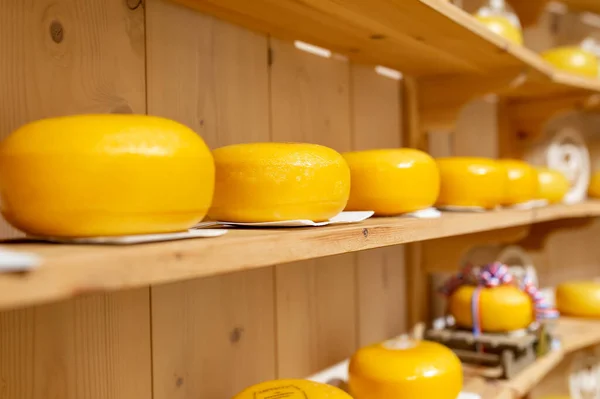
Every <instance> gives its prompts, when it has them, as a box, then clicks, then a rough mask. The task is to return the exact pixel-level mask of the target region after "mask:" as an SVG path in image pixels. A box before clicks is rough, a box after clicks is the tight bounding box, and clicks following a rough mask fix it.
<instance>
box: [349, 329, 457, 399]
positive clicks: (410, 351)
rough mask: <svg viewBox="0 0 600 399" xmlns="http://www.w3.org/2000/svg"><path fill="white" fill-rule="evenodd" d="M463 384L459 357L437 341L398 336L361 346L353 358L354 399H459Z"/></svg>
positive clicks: (350, 370) (350, 372)
mask: <svg viewBox="0 0 600 399" xmlns="http://www.w3.org/2000/svg"><path fill="white" fill-rule="evenodd" d="M462 383H463V374H462V367H461V363H460V360H459V359H458V357H457V356H456V355H455V354H454V353H453V352H452V351H451V350H450V349H448V348H446V347H445V346H443V345H440V344H437V343H434V342H428V341H415V340H411V339H409V338H404V337H403V338H397V339H394V340H390V341H386V342H383V343H379V344H375V345H371V346H367V347H364V348H362V349H359V350H358V351H357V352H356V353H355V354H354V355H353V356H352V358H351V359H350V366H349V380H348V385H349V387H350V395H352V397H353V398H354V399H414V398H435V399H456V398H457V397H458V395H459V393H460V391H461V389H462Z"/></svg>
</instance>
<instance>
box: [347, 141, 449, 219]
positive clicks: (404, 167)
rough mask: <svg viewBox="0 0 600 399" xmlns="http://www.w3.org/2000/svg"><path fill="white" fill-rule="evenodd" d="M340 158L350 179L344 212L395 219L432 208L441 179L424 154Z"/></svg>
mask: <svg viewBox="0 0 600 399" xmlns="http://www.w3.org/2000/svg"><path fill="white" fill-rule="evenodd" d="M343 155H344V158H345V159H346V161H347V162H348V166H349V167H350V172H351V176H352V183H351V185H350V199H349V201H348V205H347V206H346V210H348V211H375V214H376V215H397V214H401V213H406V212H413V211H417V210H420V209H425V208H429V207H431V206H433V204H435V201H436V199H437V196H438V193H439V189H440V176H439V172H438V169H437V165H436V163H435V161H434V160H433V158H431V157H430V156H429V155H427V154H426V153H424V152H422V151H418V150H412V149H403V148H399V149H386V150H370V151H357V152H348V153H345V154H343Z"/></svg>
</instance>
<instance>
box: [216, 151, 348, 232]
mask: <svg viewBox="0 0 600 399" xmlns="http://www.w3.org/2000/svg"><path fill="white" fill-rule="evenodd" d="M213 154H214V157H215V166H216V184H215V196H214V199H213V206H212V208H211V209H210V211H209V216H210V218H211V219H214V220H221V221H227V222H238V223H254V222H274V221H283V220H296V219H308V220H313V221H323V220H327V219H329V218H331V217H333V216H335V215H337V214H338V213H340V212H341V211H342V210H343V209H344V207H345V206H346V203H347V202H348V196H349V194H350V169H349V168H348V164H347V163H346V161H345V160H344V158H343V157H342V156H341V155H340V154H339V153H337V152H336V151H334V150H332V149H331V148H327V147H323V146H320V145H316V144H297V143H252V144H238V145H231V146H227V147H222V148H219V149H217V150H215V151H214V152H213Z"/></svg>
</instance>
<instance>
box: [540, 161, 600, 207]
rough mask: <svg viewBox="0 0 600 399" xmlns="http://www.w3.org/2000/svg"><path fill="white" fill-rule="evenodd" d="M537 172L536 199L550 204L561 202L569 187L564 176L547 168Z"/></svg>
mask: <svg viewBox="0 0 600 399" xmlns="http://www.w3.org/2000/svg"><path fill="white" fill-rule="evenodd" d="M537 172H538V198H539V199H543V200H546V201H548V203H550V204H557V203H560V202H562V200H563V198H564V197H565V195H567V193H568V192H569V189H570V187H571V185H570V184H569V180H568V179H567V178H566V176H565V175H564V174H562V173H561V172H560V171H558V170H554V169H548V168H537ZM599 183H600V181H599Z"/></svg>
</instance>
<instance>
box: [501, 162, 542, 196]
mask: <svg viewBox="0 0 600 399" xmlns="http://www.w3.org/2000/svg"><path fill="white" fill-rule="evenodd" d="M498 163H499V164H500V166H502V167H503V168H504V169H505V173H506V186H505V188H506V190H505V193H504V199H503V201H502V205H509V206H510V205H517V204H522V203H524V202H529V201H532V200H534V199H535V198H536V196H537V194H538V176H537V172H536V170H535V168H534V167H533V166H530V165H529V164H527V163H526V162H523V161H517V160H513V159H502V160H500V161H498Z"/></svg>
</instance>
